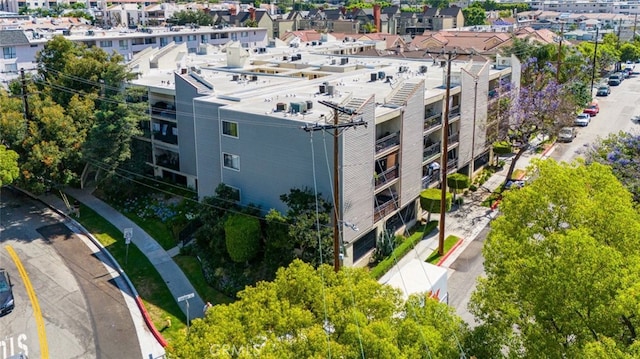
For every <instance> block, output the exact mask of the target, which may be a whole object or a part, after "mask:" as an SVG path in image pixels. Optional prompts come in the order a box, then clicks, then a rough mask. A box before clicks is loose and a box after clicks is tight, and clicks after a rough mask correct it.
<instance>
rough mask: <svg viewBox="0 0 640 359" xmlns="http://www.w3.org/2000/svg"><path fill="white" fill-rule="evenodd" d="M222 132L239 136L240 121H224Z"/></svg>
mask: <svg viewBox="0 0 640 359" xmlns="http://www.w3.org/2000/svg"><path fill="white" fill-rule="evenodd" d="M222 133H223V134H225V135H227V136H231V137H235V138H238V123H237V122H229V121H222Z"/></svg>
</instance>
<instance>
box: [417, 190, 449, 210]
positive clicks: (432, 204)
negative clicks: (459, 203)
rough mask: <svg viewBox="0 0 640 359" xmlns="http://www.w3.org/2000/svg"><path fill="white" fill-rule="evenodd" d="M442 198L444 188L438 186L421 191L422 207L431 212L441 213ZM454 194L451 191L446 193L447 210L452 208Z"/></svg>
mask: <svg viewBox="0 0 640 359" xmlns="http://www.w3.org/2000/svg"><path fill="white" fill-rule="evenodd" d="M441 198H442V190H440V189H438V188H427V189H425V190H423V191H422V192H420V208H422V210H424V211H427V212H429V213H440V199H441ZM452 199H453V195H452V194H451V193H450V192H447V194H446V202H447V203H446V206H445V211H447V212H448V211H450V210H451V201H452Z"/></svg>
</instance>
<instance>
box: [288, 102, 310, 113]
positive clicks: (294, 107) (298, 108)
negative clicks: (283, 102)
mask: <svg viewBox="0 0 640 359" xmlns="http://www.w3.org/2000/svg"><path fill="white" fill-rule="evenodd" d="M290 107H291V113H305V112H307V103H306V102H291V104H290Z"/></svg>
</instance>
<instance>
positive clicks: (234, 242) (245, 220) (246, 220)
mask: <svg viewBox="0 0 640 359" xmlns="http://www.w3.org/2000/svg"><path fill="white" fill-rule="evenodd" d="M224 233H225V240H226V245H227V252H228V253H229V257H231V259H232V260H233V261H234V262H238V263H242V262H246V261H248V260H250V259H252V258H253V257H255V256H256V254H258V250H259V249H260V221H259V220H258V219H257V218H254V217H249V216H245V215H241V214H234V215H231V216H229V218H227V220H226V221H225V223H224Z"/></svg>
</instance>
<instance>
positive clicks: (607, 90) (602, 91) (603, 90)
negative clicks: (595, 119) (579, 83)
mask: <svg viewBox="0 0 640 359" xmlns="http://www.w3.org/2000/svg"><path fill="white" fill-rule="evenodd" d="M610 94H611V87H609V85H601V86H600V87H598V92H596V96H609V95H610Z"/></svg>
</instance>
